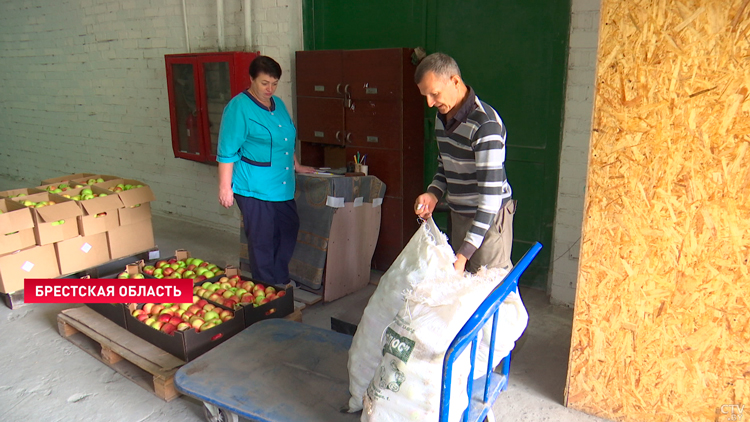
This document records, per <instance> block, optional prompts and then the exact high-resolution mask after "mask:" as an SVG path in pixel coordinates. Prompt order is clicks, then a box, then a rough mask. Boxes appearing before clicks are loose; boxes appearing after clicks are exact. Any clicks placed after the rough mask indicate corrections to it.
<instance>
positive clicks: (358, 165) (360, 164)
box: [354, 152, 370, 176]
mask: <svg viewBox="0 0 750 422" xmlns="http://www.w3.org/2000/svg"><path fill="white" fill-rule="evenodd" d="M366 163H367V154H365V155H361V156H360V155H359V152H357V153H356V154H355V155H354V172H355V173H364V175H365V176H367V175H368V174H369V170H370V167H369V166H368V165H367V164H366Z"/></svg>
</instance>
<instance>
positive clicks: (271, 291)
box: [264, 286, 276, 296]
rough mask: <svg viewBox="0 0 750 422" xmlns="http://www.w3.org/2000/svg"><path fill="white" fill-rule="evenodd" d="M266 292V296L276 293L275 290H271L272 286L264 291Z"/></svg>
mask: <svg viewBox="0 0 750 422" xmlns="http://www.w3.org/2000/svg"><path fill="white" fill-rule="evenodd" d="M264 291H265V292H266V296H268V295H270V294H271V293H276V289H274V288H273V286H268V287H266V289H265V290H264Z"/></svg>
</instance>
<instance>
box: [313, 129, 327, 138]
mask: <svg viewBox="0 0 750 422" xmlns="http://www.w3.org/2000/svg"><path fill="white" fill-rule="evenodd" d="M314 135H315V137H316V138H325V137H326V134H325V133H324V132H321V131H319V130H316V131H315V132H314Z"/></svg>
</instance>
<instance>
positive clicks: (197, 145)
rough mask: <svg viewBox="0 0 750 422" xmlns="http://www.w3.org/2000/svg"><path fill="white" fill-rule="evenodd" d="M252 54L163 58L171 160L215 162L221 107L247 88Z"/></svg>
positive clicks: (213, 54)
mask: <svg viewBox="0 0 750 422" xmlns="http://www.w3.org/2000/svg"><path fill="white" fill-rule="evenodd" d="M256 56H257V54H256V53H245V52H226V53H194V54H168V55H165V56H164V61H165V64H166V70H167V92H168V94H169V118H170V122H171V127H172V149H173V151H174V156H175V157H179V158H185V159H188V160H193V161H201V162H215V161H216V147H217V145H218V143H219V127H220V126H221V116H222V114H223V112H224V106H226V105H227V103H228V102H229V100H231V99H232V97H234V96H235V95H237V94H239V93H240V92H242V91H244V90H245V89H247V88H248V87H249V86H250V75H249V73H248V69H249V68H250V62H252V61H253V59H254V58H255V57H256Z"/></svg>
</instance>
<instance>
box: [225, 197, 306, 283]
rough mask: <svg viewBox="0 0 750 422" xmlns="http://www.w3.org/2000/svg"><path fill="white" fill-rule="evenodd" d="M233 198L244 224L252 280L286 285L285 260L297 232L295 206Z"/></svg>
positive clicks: (287, 257) (290, 203) (287, 203)
mask: <svg viewBox="0 0 750 422" xmlns="http://www.w3.org/2000/svg"><path fill="white" fill-rule="evenodd" d="M234 199H235V201H237V206H239V207H240V211H241V212H242V220H243V223H244V224H245V234H246V235H247V249H248V257H249V260H250V270H251V271H252V273H253V278H254V279H255V280H258V281H262V282H264V283H267V284H287V283H288V282H289V261H291V260H292V254H294V246H295V245H296V244H297V232H298V231H299V215H297V203H296V202H294V200H289V201H283V202H271V201H262V200H260V199H256V198H249V197H246V196H241V195H237V194H235V195H234Z"/></svg>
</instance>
